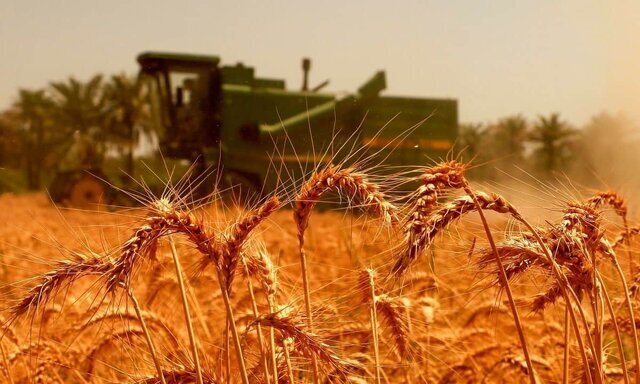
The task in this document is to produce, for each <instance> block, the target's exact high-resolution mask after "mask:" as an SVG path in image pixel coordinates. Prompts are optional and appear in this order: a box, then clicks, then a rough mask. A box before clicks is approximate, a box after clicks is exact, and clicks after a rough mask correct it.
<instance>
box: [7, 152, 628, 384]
mask: <svg viewBox="0 0 640 384" xmlns="http://www.w3.org/2000/svg"><path fill="white" fill-rule="evenodd" d="M466 169H467V165H466V164H461V163H459V162H456V161H448V162H442V163H439V164H435V165H433V166H431V167H424V168H421V169H418V170H417V171H416V175H415V176H407V175H402V176H398V175H396V176H380V175H375V174H374V173H375V172H373V171H371V170H365V169H359V168H358V167H347V166H342V165H324V166H320V167H318V168H317V169H315V170H313V172H308V173H307V176H306V177H305V178H303V179H301V180H297V181H296V182H295V183H290V185H288V186H287V187H286V188H284V187H283V188H282V189H281V190H279V191H277V192H275V193H273V194H270V195H268V196H265V197H263V198H261V199H259V200H258V201H256V202H255V203H254V204H252V205H251V206H250V207H248V208H238V207H236V206H233V205H230V204H228V203H225V202H223V201H221V200H218V199H216V198H212V199H210V200H208V201H206V202H204V201H201V202H199V203H198V204H189V203H188V198H187V196H186V195H187V194H186V193H185V190H184V188H180V186H172V185H170V184H168V185H167V188H166V190H165V193H164V194H163V195H161V196H151V195H145V196H142V197H140V198H141V201H142V202H143V203H144V206H143V207H141V208H135V209H132V208H126V209H117V208H111V209H97V210H91V211H86V210H85V211H82V210H74V209H62V208H56V207H54V206H53V205H51V204H50V203H49V201H48V199H47V198H46V196H45V195H44V194H32V195H10V194H6V195H2V196H0V220H1V221H2V225H0V258H1V260H2V264H1V266H2V268H1V269H0V274H1V277H2V282H3V284H2V292H3V295H2V308H3V311H2V326H3V337H2V340H1V343H0V347H1V348H0V352H1V355H2V356H1V359H0V363H1V370H0V376H1V377H2V381H3V382H7V383H125V382H126V383H244V384H246V383H314V384H315V383H416V384H418V383H477V382H485V383H501V382H505V383H514V382H527V381H529V382H532V383H569V382H571V383H574V382H587V383H604V382H607V383H608V382H625V383H629V382H632V381H633V382H638V380H639V379H640V376H639V375H640V371H639V370H638V364H639V362H640V352H639V351H638V345H637V335H636V326H635V324H636V320H635V317H637V316H638V314H637V311H636V307H637V303H636V293H637V291H638V284H640V275H636V271H637V270H638V268H637V266H636V265H635V263H634V261H633V260H635V259H636V258H637V256H638V242H637V240H636V239H635V238H634V237H635V235H637V234H638V232H639V231H638V227H637V226H635V223H634V220H633V218H632V217H628V216H629V214H628V209H627V202H626V200H625V199H624V197H623V196H620V195H619V194H618V193H616V192H612V191H580V192H578V191H573V190H572V191H571V193H559V192H557V191H556V190H553V189H552V188H548V187H545V186H543V185H541V186H538V187H537V188H538V190H539V191H542V192H539V193H538V194H540V195H542V197H538V198H537V199H538V200H541V201H543V202H544V203H543V204H541V205H542V207H541V208H537V209H531V206H533V205H534V204H527V203H524V206H523V205H521V204H514V203H512V202H511V201H510V200H509V199H507V198H505V197H504V196H503V195H501V194H498V193H496V192H495V191H494V190H493V188H492V187H491V186H486V185H476V184H475V183H473V182H469V181H468V180H467V179H466V178H465V171H466ZM401 177H404V178H406V179H407V180H399V178H401ZM389 178H393V180H390V179H389ZM404 181H410V182H412V183H413V184H410V185H411V186H412V188H413V189H411V190H406V189H405V190H403V189H402V188H395V186H397V185H400V184H402V183H403V182H404ZM416 186H417V187H416ZM516 193H517V189H516ZM523 194H525V193H523ZM551 196H555V200H554V199H551ZM632 197H633V196H632ZM534 199H536V198H535V197H534V196H533V194H531V195H530V196H522V199H520V200H519V201H524V202H527V201H532V200H534ZM520 207H522V209H521V208H520ZM567 303H570V305H568V304H567Z"/></svg>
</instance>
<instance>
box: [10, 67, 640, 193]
mask: <svg viewBox="0 0 640 384" xmlns="http://www.w3.org/2000/svg"><path fill="white" fill-rule="evenodd" d="M429 112H430V111H425V115H428V114H429ZM426 124H427V126H428V124H429V123H428V121H427V123H426ZM637 132H640V130H639V129H638V127H637V126H636V125H635V123H634V122H633V121H631V120H630V119H628V118H626V117H625V116H623V115H613V114H609V113H606V112H602V113H599V114H596V115H594V116H593V117H592V119H591V120H590V122H589V123H588V124H586V125H585V126H580V127H579V126H574V125H573V124H571V123H570V122H569V121H566V120H565V119H563V117H562V116H561V115H560V114H557V113H552V114H549V115H546V116H538V117H537V118H535V119H527V118H525V117H524V116H522V115H520V114H514V115H511V116H505V117H504V118H501V119H498V120H497V121H493V122H472V123H463V124H461V125H460V127H459V136H458V141H457V143H456V146H455V150H454V153H453V155H454V156H460V157H461V158H462V159H464V160H465V161H470V162H472V163H473V164H474V165H475V167H474V168H473V169H472V170H471V171H470V173H471V176H472V177H474V178H476V179H478V180H493V181H500V180H507V179H509V178H512V177H513V176H509V174H512V173H513V171H514V169H518V170H520V171H522V172H526V173H528V174H531V175H532V176H533V177H535V178H537V179H542V180H546V181H553V180H561V179H563V178H564V177H569V178H571V179H572V180H576V181H577V182H578V183H581V184H582V185H585V186H594V187H595V186H597V187H602V186H603V184H605V185H607V186H611V187H617V186H618V185H616V184H625V186H626V187H636V186H638V185H639V184H638V179H639V178H638V177H637V176H635V177H634V176H633V175H635V174H636V173H635V170H634V165H635V164H636V162H637V154H638V153H640V137H638V134H637ZM432 160H438V159H432ZM164 161H168V160H163V159H162V158H161V156H160V154H159V153H158V149H157V138H156V135H155V134H154V131H153V128H152V124H151V123H150V110H149V105H148V103H147V95H146V94H145V88H144V87H142V86H141V85H140V84H139V83H138V81H137V77H136V76H131V75H126V74H118V75H113V76H104V75H95V76H93V77H91V78H90V79H87V80H83V81H81V80H78V79H76V78H73V77H71V78H68V79H66V80H63V81H54V82H51V83H49V84H48V85H47V86H45V87H43V88H40V89H20V90H18V92H17V95H16V97H15V102H14V103H13V105H12V106H11V107H10V108H8V109H7V110H4V111H2V112H0V168H2V169H3V172H2V174H3V176H2V177H1V178H0V192H7V191H12V192H21V191H35V190H42V189H45V188H46V187H47V186H48V185H49V183H50V182H51V180H52V178H53V176H54V175H55V173H56V172H59V171H64V170H67V169H77V168H79V167H81V168H92V167H98V168H102V170H104V172H105V174H106V175H107V177H108V178H109V179H110V180H112V181H114V182H116V183H117V184H118V183H127V182H130V181H131V178H130V177H129V176H130V175H131V176H134V177H140V176H142V177H144V178H145V179H146V180H147V181H148V182H150V183H151V184H153V183H154V180H156V182H157V183H158V184H161V182H160V181H159V180H157V179H156V178H155V177H154V176H153V175H152V174H151V173H152V170H156V171H158V172H160V173H163V174H165V175H166V171H165V165H164V163H163V162H164ZM425 161H428V159H425ZM174 166H178V167H182V168H186V167H187V166H188V164H182V163H170V164H169V167H170V168H171V167H174ZM178 173H180V172H178Z"/></svg>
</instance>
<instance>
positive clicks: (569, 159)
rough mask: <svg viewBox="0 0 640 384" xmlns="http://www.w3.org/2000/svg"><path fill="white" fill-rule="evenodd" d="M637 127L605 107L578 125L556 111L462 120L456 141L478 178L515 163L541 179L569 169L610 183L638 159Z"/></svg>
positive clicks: (496, 174) (587, 178) (578, 175)
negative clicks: (532, 116)
mask: <svg viewBox="0 0 640 384" xmlns="http://www.w3.org/2000/svg"><path fill="white" fill-rule="evenodd" d="M639 132H640V130H639V128H638V126H637V125H636V124H635V123H634V122H633V121H631V120H630V119H628V118H627V117H625V116H624V115H613V114H610V113H607V112H602V113H600V114H597V115H595V116H593V117H592V118H591V120H590V121H589V122H588V123H587V124H585V125H584V126H582V127H576V126H573V125H572V124H570V123H569V122H567V121H566V120H564V119H563V118H562V117H561V116H560V114H558V113H552V114H550V115H547V116H544V115H541V116H538V117H537V118H536V119H533V120H528V119H526V118H525V117H523V116H522V115H512V116H507V117H504V118H502V119H499V120H497V121H496V122H492V123H486V124H481V123H466V124H461V125H460V128H459V136H458V142H457V143H456V147H457V150H458V151H459V152H460V153H461V157H462V158H463V159H465V160H467V161H473V163H474V164H477V165H478V167H476V168H475V169H473V170H472V172H473V173H475V176H476V177H478V178H485V179H494V180H495V179H500V178H504V177H508V176H507V174H508V173H510V171H513V169H514V168H516V167H517V168H520V169H522V170H523V171H525V172H527V173H530V174H532V175H534V176H535V177H538V178H542V179H550V178H557V177H561V176H562V175H563V174H569V175H571V177H572V178H576V179H578V180H580V181H584V182H585V183H587V184H595V183H593V182H592V181H595V180H592V178H594V177H600V178H602V179H603V180H600V181H603V182H605V183H606V182H609V183H613V182H620V181H622V180H624V179H625V178H628V175H627V173H628V172H627V170H628V164H631V163H634V162H637V161H638V153H640V136H639V135H638V133H639ZM632 178H634V179H636V180H637V179H638V178H637V176H634V177H632ZM605 179H606V180H605Z"/></svg>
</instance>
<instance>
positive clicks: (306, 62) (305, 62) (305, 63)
mask: <svg viewBox="0 0 640 384" xmlns="http://www.w3.org/2000/svg"><path fill="white" fill-rule="evenodd" d="M310 69H311V59H310V58H308V57H305V58H303V59H302V90H303V91H308V90H309V70H310Z"/></svg>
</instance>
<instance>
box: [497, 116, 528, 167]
mask: <svg viewBox="0 0 640 384" xmlns="http://www.w3.org/2000/svg"><path fill="white" fill-rule="evenodd" d="M492 131H493V132H492V133H493V140H492V141H493V143H494V145H495V149H496V151H497V155H498V156H499V157H504V156H506V159H507V160H508V161H509V162H510V163H513V162H520V161H522V160H523V158H524V148H525V147H524V143H525V141H526V139H527V133H528V132H527V131H528V124H527V121H526V120H525V119H524V117H522V116H521V115H514V116H509V117H506V118H503V119H501V120H499V121H498V123H497V124H495V125H494V126H493V127H492Z"/></svg>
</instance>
